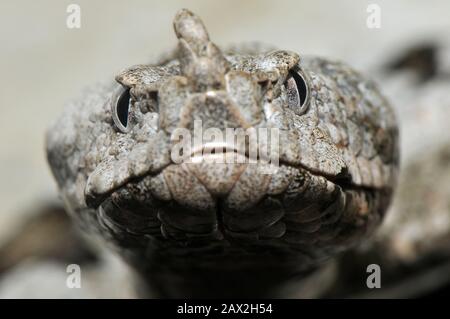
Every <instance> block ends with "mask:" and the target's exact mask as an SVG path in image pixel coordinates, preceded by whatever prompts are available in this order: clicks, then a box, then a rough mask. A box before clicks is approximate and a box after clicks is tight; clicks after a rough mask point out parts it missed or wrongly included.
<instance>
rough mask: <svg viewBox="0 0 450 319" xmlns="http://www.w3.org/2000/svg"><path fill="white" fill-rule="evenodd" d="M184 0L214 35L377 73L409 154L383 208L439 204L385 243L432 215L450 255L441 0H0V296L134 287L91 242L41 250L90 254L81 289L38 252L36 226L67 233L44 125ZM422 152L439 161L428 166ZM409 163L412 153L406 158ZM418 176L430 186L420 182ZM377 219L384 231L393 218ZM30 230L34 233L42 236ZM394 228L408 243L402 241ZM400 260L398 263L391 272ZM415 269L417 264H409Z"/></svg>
mask: <svg viewBox="0 0 450 319" xmlns="http://www.w3.org/2000/svg"><path fill="white" fill-rule="evenodd" d="M71 3H75V4H78V5H79V6H80V8H81V28H80V29H69V28H67V26H66V19H67V16H68V13H67V12H66V9H67V6H68V5H69V4H71ZM372 3H374V4H377V5H378V6H379V8H380V9H381V16H380V17H381V20H380V21H381V25H380V28H373V29H371V28H368V26H367V23H366V21H367V18H368V16H369V15H370V13H368V12H367V8H368V5H369V4H372ZM183 7H186V8H189V9H190V10H192V11H193V12H195V13H196V14H198V15H199V16H200V17H202V19H203V21H204V23H205V24H206V26H207V28H208V30H209V32H210V36H211V38H212V40H213V41H214V42H216V43H217V44H218V45H222V46H224V45H225V46H226V45H230V44H237V43H242V42H249V41H250V42H255V41H256V42H262V43H266V44H272V45H274V46H277V47H279V48H282V49H289V50H293V51H296V52H299V53H300V54H301V55H309V54H312V55H320V56H324V57H330V58H332V59H337V60H342V61H345V62H347V63H349V64H350V65H352V66H354V67H355V68H356V69H358V70H360V71H362V72H363V73H366V74H368V75H369V76H370V77H372V78H374V79H375V80H376V81H377V82H378V83H379V86H380V87H381V91H382V92H383V93H384V94H385V95H386V96H387V97H388V98H389V99H390V100H391V102H392V104H393V106H394V107H395V109H396V111H397V116H398V119H399V121H400V125H401V138H402V144H401V147H402V164H403V167H406V168H405V170H403V171H402V174H405V178H404V179H406V177H407V176H408V177H410V178H412V180H411V181H408V182H406V181H403V180H404V179H403V178H401V183H407V184H408V185H409V186H408V187H413V189H412V190H411V189H409V188H408V187H406V186H405V187H404V188H400V190H399V192H398V193H399V197H398V198H399V199H396V201H395V204H394V207H393V209H392V210H393V211H396V210H397V211H399V210H402V212H404V211H405V210H408V212H409V211H410V210H415V209H422V210H423V207H426V209H427V210H428V208H429V207H430V205H431V204H427V203H430V202H429V201H431V203H432V204H433V205H434V206H433V208H430V210H433V209H434V210H435V211H437V213H436V216H438V217H436V218H435V219H433V221H429V220H430V218H431V217H427V216H431V215H433V214H431V213H430V214H424V217H423V220H421V222H420V223H419V224H418V225H419V226H417V223H418V222H417V221H416V222H415V223H416V224H414V225H415V226H411V227H410V228H408V229H407V230H402V231H401V232H400V235H398V236H397V237H396V239H395V243H396V245H394V246H395V248H392V250H393V251H392V254H393V255H394V254H401V253H403V254H407V253H405V249H406V250H408V249H409V251H408V252H409V255H408V256H409V257H408V256H407V257H405V258H406V259H405V260H409V262H411V260H412V259H414V258H412V257H411V254H412V255H413V256H414V254H418V253H419V251H420V249H422V250H424V251H425V253H427V252H428V251H426V249H429V248H420V249H419V248H417V247H416V246H414V245H415V244H414V245H413V246H414V247H413V248H411V247H409V246H408V247H407V248H405V245H408V244H409V245H412V244H411V240H412V239H411V238H414V240H417V241H420V242H423V237H421V235H420V234H421V233H420V231H417V230H416V231H414V227H416V228H417V227H419V228H420V227H421V225H425V224H426V225H428V224H429V225H428V226H427V227H431V229H433V227H437V228H438V229H439V231H437V233H439V234H440V235H442V236H443V237H442V236H440V237H439V238H438V239H433V240H436V241H437V242H438V243H440V244H441V246H442V248H440V249H441V250H440V251H438V252H433V256H435V255H436V254H437V255H438V256H439V258H441V259H439V258H438V259H439V265H442V264H445V261H446V260H448V258H447V256H448V255H447V254H448V248H447V247H448V246H450V245H449V244H448V243H449V242H450V240H448V239H449V238H450V226H449V224H450V221H449V219H450V217H449V216H450V213H449V211H450V203H449V197H450V191H449V188H450V177H449V176H448V175H449V174H448V173H447V172H448V171H450V164H449V162H450V155H448V153H445V152H446V151H447V150H448V149H449V145H450V143H449V142H450V133H449V132H450V130H449V128H448V123H449V122H450V93H449V92H450V19H449V16H448V13H449V12H450V2H448V1H444V0H442V1H419V0H415V1H413V0H395V1H392V0H377V1H355V0H345V1H324V0H316V1H313V2H312V1H298V0H292V1H287V0H277V1H266V0H258V1H241V0H229V1H220V2H219V1H205V0H184V1H170V0H169V1H140V0H130V1H114V2H113V1H106V0H95V1H92V0H91V1H87V0H78V1H65V0H53V1H51V0H41V1H31V0H27V1H25V0H18V1H17V0H15V1H12V0H2V1H1V2H0V34H1V39H2V44H1V48H2V49H1V51H0V70H1V72H2V77H1V78H0V87H2V92H3V93H2V94H1V95H0V108H1V113H2V116H0V127H1V129H2V138H1V139H0V176H1V182H0V202H1V207H0V297H3V298H4V297H13V298H14V297H132V296H133V292H132V288H131V283H130V280H129V279H128V278H129V277H128V276H129V274H128V273H127V269H126V267H124V266H123V265H122V264H121V263H120V261H117V260H116V259H115V258H114V257H111V256H107V257H105V258H106V259H107V260H108V261H107V262H106V263H102V265H103V266H101V267H108V271H102V272H96V267H100V266H98V263H97V266H95V265H96V262H92V260H95V259H96V257H95V255H96V252H93V251H89V249H87V248H85V247H84V246H83V245H82V244H80V247H78V246H76V247H74V250H77V249H78V251H79V252H81V253H80V256H72V255H71V254H68V253H67V251H64V252H61V251H60V250H61V248H60V247H56V248H52V249H53V250H52V249H50V251H47V252H46V253H41V255H43V256H53V257H54V256H55V255H57V256H58V258H60V259H59V260H60V261H61V260H63V261H67V260H79V259H80V258H81V260H84V261H86V262H87V263H88V264H89V265H91V266H90V267H91V268H92V272H90V270H88V272H87V275H88V276H91V277H92V278H93V279H92V281H91V282H92V284H88V285H87V286H83V289H79V290H77V289H72V290H68V289H66V286H65V280H66V275H67V274H66V269H65V266H64V263H61V262H58V258H56V259H55V258H53V259H52V258H50V259H48V258H47V259H46V258H36V256H38V255H39V254H40V253H39V252H38V251H41V252H42V250H44V251H45V249H47V250H48V247H41V246H45V245H44V244H42V245H39V244H37V243H39V242H42V238H48V240H47V241H46V242H55V241H56V242H60V241H61V242H62V241H63V240H68V241H69V242H70V239H71V238H70V236H72V235H71V234H67V233H66V232H58V231H56V230H55V229H60V228H58V227H63V226H61V225H65V224H64V223H65V222H66V221H64V220H62V221H61V220H59V219H58V217H55V216H58V215H57V213H55V212H57V211H58V209H59V208H58V205H57V195H56V194H57V189H56V185H55V183H54V181H53V179H52V176H51V174H50V171H49V169H48V167H47V163H46V158H45V153H44V132H45V129H46V127H48V125H49V123H50V122H52V121H54V120H55V119H56V118H57V116H58V115H59V113H60V112H61V111H62V107H63V105H64V103H65V101H67V100H68V99H70V98H72V97H74V96H77V95H79V93H80V91H81V90H82V89H83V88H85V87H86V86H89V85H90V84H93V83H95V82H97V81H102V80H106V79H110V78H113V77H114V75H115V74H116V73H117V72H118V71H120V70H121V69H123V68H125V67H128V66H131V65H133V64H139V63H146V62H151V61H152V60H155V59H156V58H157V57H159V56H161V54H162V53H164V52H165V51H168V50H170V49H171V48H173V47H174V46H175V45H176V38H175V35H174V33H173V29H172V19H173V17H174V15H175V13H176V11H177V10H178V9H180V8H183ZM433 154H437V155H433ZM442 154H444V155H442ZM445 154H447V155H448V158H447V159H445V158H446V157H445V156H447V155H445ZM427 156H428V157H427ZM436 158H438V159H439V158H444V160H442V161H439V160H436V161H437V162H436V163H437V164H436V163H435V162H434V160H435V159H436ZM421 163H424V165H422V164H421ZM430 163H435V164H433V166H432V167H430ZM414 165H415V166H414ZM408 167H412V168H411V170H410V171H408ZM422 167H425V168H423V170H424V172H423V173H421V174H422V175H420V174H419V173H417V172H422V171H421V170H422ZM404 172H409V173H404ZM402 176H403V175H402ZM414 176H416V178H413V177H414ZM418 176H423V178H424V179H425V180H424V181H422V180H419V177H418ZM401 187H403V186H401ZM433 187H435V188H436V191H433V189H434V188H433ZM423 189H426V190H427V193H426V194H425V193H423V192H421V190H423ZM430 192H431V195H430ZM402 196H403V197H402ZM427 196H428V197H427ZM430 196H431V199H430ZM413 198H414V199H415V200H418V201H420V204H421V205H422V208H418V207H419V206H418V205H419V204H417V205H413V204H411V203H409V205H410V206H407V207H406V206H405V205H406V204H405V202H410V200H412V199H413ZM436 203H438V204H436ZM411 205H413V206H412V207H411ZM42 207H45V209H44V208H42ZM405 207H406V208H405ZM43 209H44V210H47V211H51V212H53V213H54V214H53V213H49V216H51V218H50V217H49V218H50V219H49V220H50V221H49V220H47V221H46V225H47V226H46V227H49V230H48V229H46V230H42V226H41V225H40V224H39V222H40V221H39V219H36V218H37V217H36V216H40V215H39V214H41V213H42V210H43ZM399 214H400V213H398V214H397V215H396V214H395V213H392V214H390V215H389V216H391V215H392V216H394V217H390V218H391V220H392V221H390V222H389V221H387V225H388V226H389V225H396V223H398V220H397V219H396V217H395V216H399ZM433 216H434V215H433ZM33 218H34V219H33ZM52 223H53V224H52ZM48 225H54V227H53V226H48ZM27 227H28V228H27ZM424 227H425V226H424ZM385 228H386V229H387V230H386V232H388V230H389V229H393V228H395V226H391V228H389V227H385ZM44 229H45V228H44ZM411 229H412V230H411ZM33 234H36V236H38V235H39V234H41V235H39V236H43V237H39V238H40V239H41V240H38V239H37V238H38V237H33V236H32V235H33ZM411 234H413V235H411ZM418 234H419V235H418ZM422 235H423V234H422ZM45 236H47V237H45ZM52 236H53V237H52ZM55 236H56V237H55ZM73 236H75V235H73ZM402 236H403V237H402ZM405 236H406V237H405ZM408 236H409V237H408ZM411 236H412V237H411ZM414 236H415V237H414ZM445 236H447V237H445ZM66 237H68V238H66ZM442 238H444V239H445V238H446V240H447V241H445V240H444V239H442ZM383 240H384V239H383ZM390 240H393V239H392V238H390ZM402 240H403V242H406V244H404V245H403V246H402V245H397V244H398V243H399V242H400V243H402ZM430 240H431V239H430ZM431 243H433V245H434V243H435V242H433V241H432V240H431V242H429V244H430V245H431ZM69 246H70V245H69ZM69 246H64V247H66V248H67V247H69ZM81 246H83V247H81ZM397 246H399V247H397ZM419 246H420V247H422V246H423V245H422V246H421V245H419ZM428 246H429V245H428ZM428 246H427V247H428ZM439 247H440V246H439ZM83 249H84V250H83ZM396 249H397V250H396ZM414 249H415V250H414ZM63 250H64V249H63ZM66 250H67V249H66ZM68 255H69V256H68ZM61 256H62V257H61ZM443 256H444V257H443ZM77 258H78V259H77ZM408 258H409V259H408ZM411 258H412V259H411ZM55 260H56V261H55ZM405 260H403V259H402V262H405ZM414 262H416V261H413V262H411V263H414ZM441 262H442V263H441ZM105 264H106V265H107V266H104V265H105ZM402 265H403V264H402ZM433 265H434V264H433ZM403 266H404V265H403ZM403 266H402V267H403ZM414 267H415V266H414ZM430 267H434V266H432V265H429V264H428V263H425V266H421V269H422V268H423V269H428V268H430ZM447 267H448V266H447ZM91 268H88V269H91ZM402 269H403V268H401V269H400V270H398V269H397V270H393V273H394V275H393V276H394V277H395V276H396V275H395V274H396V272H398V271H403V270H402ZM449 269H450V268H444V271H447V272H440V273H439V276H442V274H444V276H447V277H450V276H448V274H449V273H450V270H449ZM408 271H409V270H408ZM99 273H101V275H99ZM410 273H411V274H415V272H414V271H412V270H411V272H410ZM445 274H446V275H445ZM411 276H414V275H411ZM439 276H438V278H441V277H439ZM43 278H45V280H43ZM427 278H428V277H427ZM433 278H434V277H433ZM427 280H428V281H427ZM432 281H433V279H426V280H425V282H426V283H429V282H432ZM435 281H436V279H434V281H433V282H435ZM438 281H442V280H438ZM344 284H345V283H344ZM428 286H430V288H429V289H428V288H427V290H426V291H427V293H429V292H431V291H433V289H435V285H432V284H428ZM113 287H120V289H112V288H113ZM436 289H437V288H436Z"/></svg>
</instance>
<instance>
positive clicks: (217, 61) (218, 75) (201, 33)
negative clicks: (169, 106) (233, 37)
mask: <svg viewBox="0 0 450 319" xmlns="http://www.w3.org/2000/svg"><path fill="white" fill-rule="evenodd" d="M173 25H174V29H175V34H176V35H177V37H178V40H179V44H178V59H179V61H180V68H181V73H182V74H183V75H185V76H186V77H187V78H189V79H190V80H191V83H192V84H193V86H194V89H195V90H196V91H205V90H210V89H220V88H223V86H224V75H225V73H226V72H227V71H228V70H229V63H228V61H227V60H226V59H225V57H224V56H223V54H222V52H221V51H220V49H219V48H218V47H217V46H216V45H215V44H214V43H212V42H211V41H210V40H209V35H208V31H207V30H206V28H205V26H204V24H203V22H202V21H201V20H200V18H199V17H198V16H196V15H195V14H193V13H192V12H191V11H189V10H187V9H182V10H180V11H179V12H178V13H177V14H176V16H175V19H174V22H173Z"/></svg>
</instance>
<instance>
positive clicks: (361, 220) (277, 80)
mask: <svg viewBox="0 0 450 319" xmlns="http://www.w3.org/2000/svg"><path fill="white" fill-rule="evenodd" d="M174 28H175V33H176V35H177V37H178V40H179V44H178V48H177V50H176V54H175V55H174V57H173V58H168V59H166V60H165V61H163V62H162V63H161V64H157V65H137V66H133V67H131V68H128V69H126V70H124V71H122V72H121V73H119V74H118V75H117V77H116V83H107V84H105V85H99V86H96V87H94V88H93V89H90V90H88V91H86V92H85V93H84V94H83V96H82V97H81V98H80V99H78V100H76V101H74V102H73V103H71V104H69V105H68V106H67V107H66V109H65V111H64V112H63V114H62V116H61V117H60V118H59V119H58V121H57V122H55V124H54V125H53V126H52V127H50V129H49V130H48V133H47V155H48V161H49V163H50V167H51V169H52V172H53V174H54V176H55V179H56V181H57V183H58V186H59V189H60V192H61V195H62V198H63V199H64V203H65V206H66V208H67V210H68V211H69V212H70V214H71V215H72V216H73V217H74V218H75V219H76V221H77V222H78V224H79V225H80V226H81V227H82V228H83V229H85V230H86V231H88V232H90V233H94V234H97V235H99V236H100V237H101V238H102V239H103V240H104V241H105V242H106V243H108V245H109V246H110V247H112V248H113V249H115V250H117V251H118V252H119V254H121V255H122V256H123V257H124V259H125V260H127V261H128V262H129V263H130V264H131V265H132V266H133V267H134V268H135V269H137V270H138V272H139V273H141V274H142V275H143V277H144V278H145V279H146V280H145V282H146V283H147V284H148V286H147V289H153V292H154V293H157V294H159V295H160V296H170V297H173V296H175V297H189V296H203V297H205V296H209V297H213V296H252V297H256V296H280V294H281V291H283V289H284V288H286V286H287V285H289V283H291V282H293V281H294V280H295V279H296V278H297V279H299V281H300V284H301V282H302V281H304V280H305V279H307V278H308V277H311V276H312V273H313V271H314V270H315V269H317V268H318V267H319V266H320V265H321V263H322V262H323V261H325V260H327V259H328V258H330V257H332V256H335V255H336V254H338V253H339V252H342V251H344V250H347V249H349V248H351V247H354V246H356V245H358V244H359V243H361V242H362V241H363V240H364V239H365V238H367V236H369V235H370V234H371V233H372V232H373V231H374V230H375V229H376V227H377V226H378V225H379V224H380V222H381V220H382V219H383V216H384V214H385V212H386V209H387V207H388V205H389V203H390V199H391V195H392V192H393V190H394V187H395V182H396V176H397V171H398V129H397V125H396V120H395V115H394V113H393V110H392V109H391V107H390V106H389V103H388V102H387V101H386V99H385V98H384V97H383V96H382V95H381V93H380V92H379V90H378V89H377V87H376V85H375V84H374V83H373V82H372V81H370V80H368V79H366V78H365V77H363V76H362V75H361V74H359V73H358V72H356V71H354V70H353V69H351V68H350V67H348V66H347V65H345V64H343V63H340V62H333V61H329V60H326V59H323V58H317V57H305V58H303V57H302V58H300V56H299V55H298V54H296V53H294V52H290V51H261V52H250V51H251V50H247V51H245V52H244V50H243V52H238V51H235V52H226V53H224V52H222V51H221V50H220V49H219V48H218V47H217V46H216V45H214V44H213V43H212V42H211V41H210V39H209V35H208V33H207V31H206V28H205V27H204V25H203V23H202V22H201V21H200V19H199V18H198V17H197V16H195V15H194V14H192V13H191V12H190V11H188V10H181V11H180V12H178V14H177V15H176V17H175V20H174ZM123 105H125V106H126V108H125V110H124V109H123ZM198 120H201V125H202V129H203V131H205V130H207V129H208V128H215V129H217V130H219V131H225V130H226V129H227V128H233V129H235V130H239V129H249V128H255V129H258V128H270V129H276V130H277V135H278V142H279V143H278V145H279V149H278V151H277V154H278V157H279V163H278V165H274V164H273V163H272V162H270V161H265V160H262V158H258V159H257V160H256V161H255V162H252V163H250V162H249V161H247V159H248V153H247V152H246V151H245V150H243V149H245V147H244V146H246V145H247V144H245V143H244V144H243V145H240V144H238V146H233V148H232V149H231V148H228V145H224V146H223V145H222V144H220V145H222V146H221V147H220V151H216V152H213V153H208V154H203V155H200V158H201V159H208V158H209V159H211V158H212V159H214V158H217V157H221V156H224V155H226V154H227V155H233V156H234V159H238V160H237V161H236V160H235V161H232V162H230V163H229V162H226V163H215V162H211V161H205V160H203V161H182V162H174V160H173V157H172V156H171V154H172V151H173V148H174V146H175V145H176V142H177V141H178V140H176V139H174V138H173V135H174V132H176V130H177V129H180V128H183V129H185V130H187V131H189V132H194V128H195V127H194V126H195V121H198ZM194 134H195V133H194ZM257 147H258V148H264V147H268V146H267V145H265V144H264V143H262V142H261V141H260V140H258V144H257ZM193 153H194V151H193ZM195 154H196V155H198V153H195ZM268 172H270V173H268Z"/></svg>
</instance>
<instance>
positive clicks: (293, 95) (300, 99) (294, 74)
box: [285, 70, 309, 115]
mask: <svg viewBox="0 0 450 319" xmlns="http://www.w3.org/2000/svg"><path fill="white" fill-rule="evenodd" d="M285 86H286V91H287V102H288V107H289V108H290V109H291V110H293V111H294V112H295V113H296V114H297V115H302V114H303V113H305V112H306V110H307V109H308V99H309V88H308V85H307V83H306V80H305V77H304V76H303V75H302V74H301V73H300V72H299V71H297V70H294V71H290V72H289V76H288V78H287V80H286V82H285Z"/></svg>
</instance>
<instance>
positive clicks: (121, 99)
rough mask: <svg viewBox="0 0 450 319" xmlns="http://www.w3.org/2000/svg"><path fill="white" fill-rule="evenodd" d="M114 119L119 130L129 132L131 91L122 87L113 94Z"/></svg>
mask: <svg viewBox="0 0 450 319" xmlns="http://www.w3.org/2000/svg"><path fill="white" fill-rule="evenodd" d="M111 102H112V105H111V107H112V117H113V120H114V123H115V124H116V126H117V128H118V129H119V130H120V131H121V132H123V133H126V132H128V131H129V127H128V124H129V112H130V89H129V88H125V87H123V86H120V87H119V88H118V89H117V90H116V91H115V92H114V94H113V98H112V101H111Z"/></svg>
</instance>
